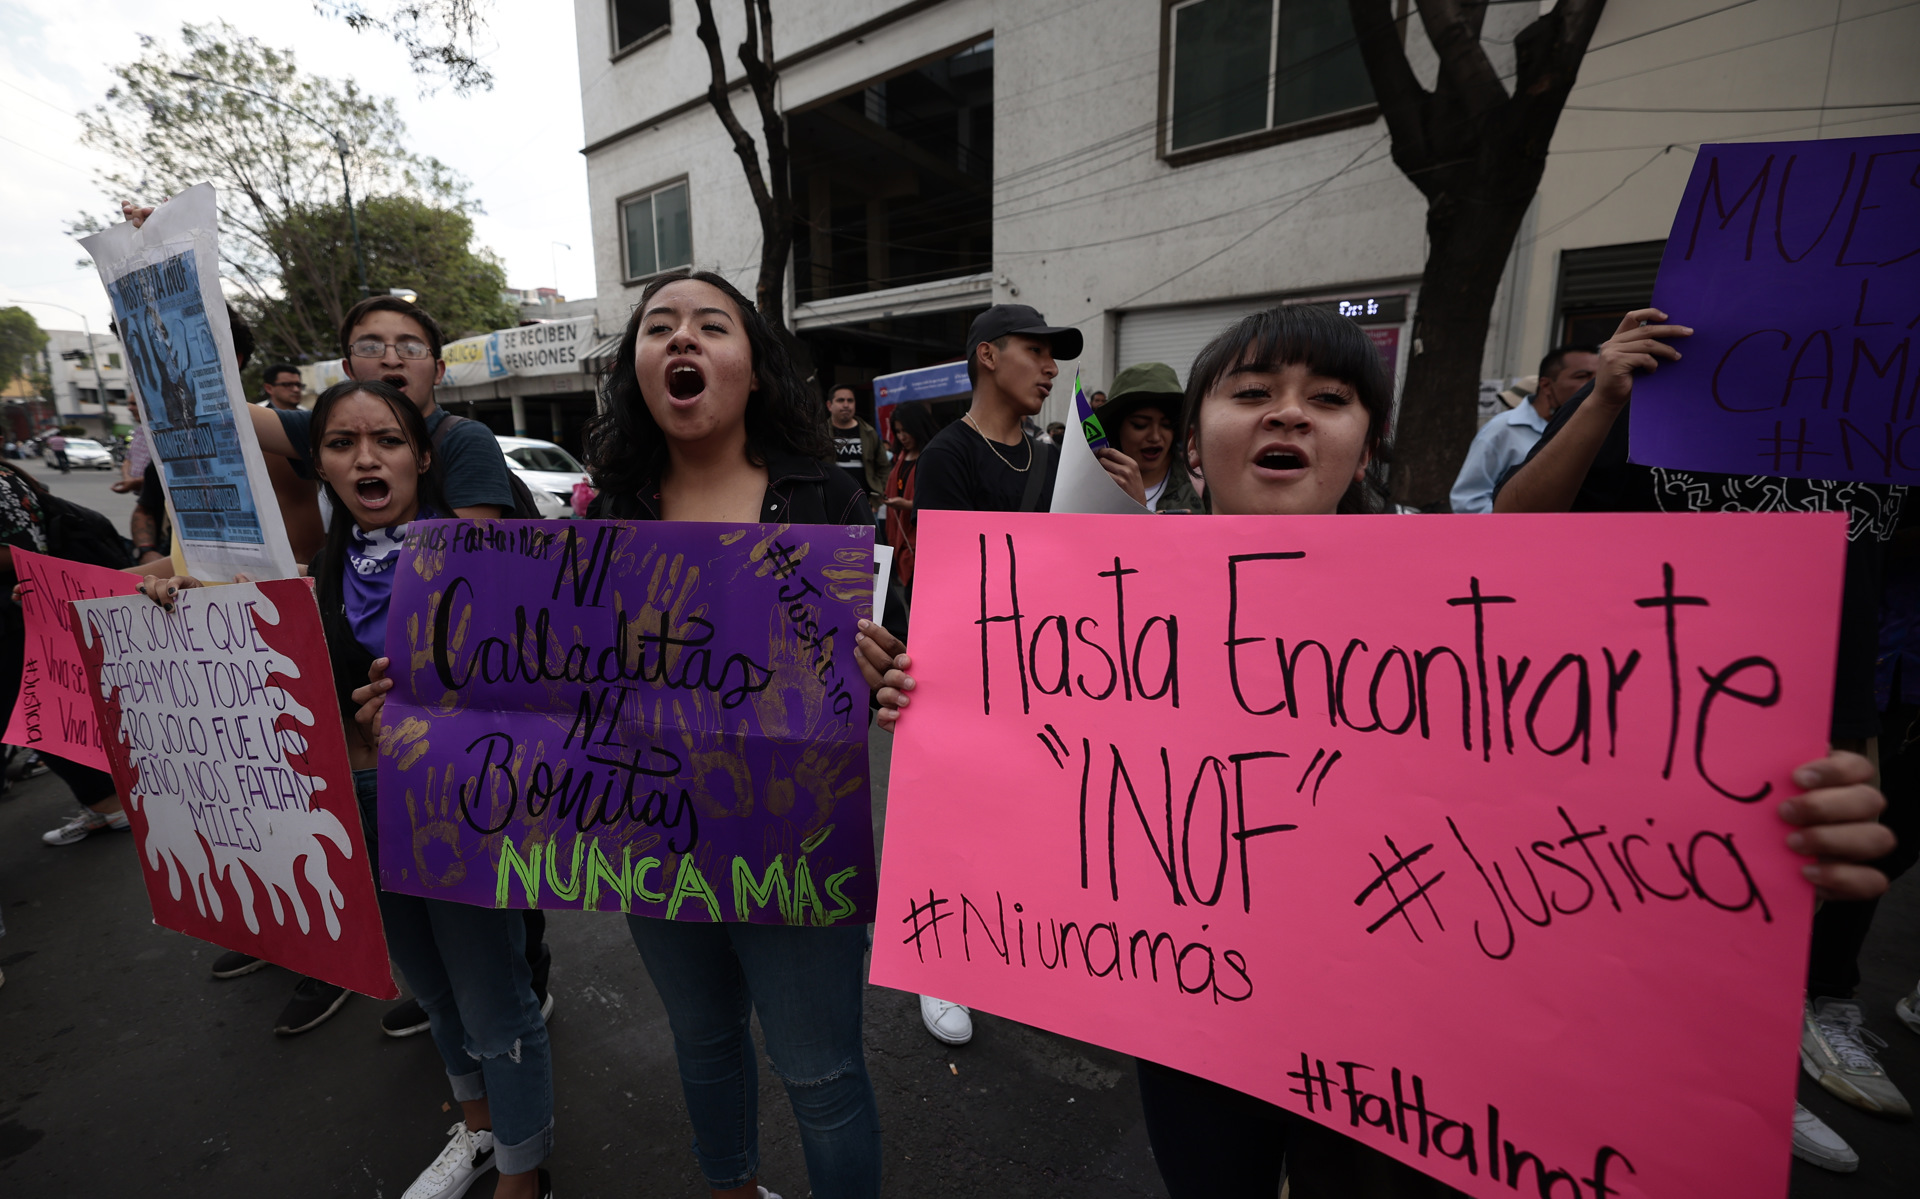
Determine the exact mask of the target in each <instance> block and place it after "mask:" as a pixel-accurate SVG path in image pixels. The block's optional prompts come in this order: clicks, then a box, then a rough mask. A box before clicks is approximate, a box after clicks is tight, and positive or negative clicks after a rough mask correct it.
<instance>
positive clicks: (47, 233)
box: [0, 0, 594, 332]
mask: <svg viewBox="0 0 1920 1199" xmlns="http://www.w3.org/2000/svg"><path fill="white" fill-rule="evenodd" d="M368 7H369V8H377V7H379V6H377V5H368ZM222 16H224V17H225V18H226V19H227V21H228V23H230V24H232V25H233V26H235V27H236V28H238V29H239V30H240V31H241V32H243V33H246V34H250V35H252V36H253V37H255V38H258V39H259V40H261V41H262V42H265V43H266V44H267V45H270V46H274V47H278V48H282V49H285V48H292V49H293V51H294V54H295V56H296V60H297V62H298V64H299V66H300V69H301V70H302V71H304V72H306V73H309V74H314V75H326V76H331V77H334V78H345V77H349V76H351V77H352V78H354V79H356V80H358V81H359V83H360V85H361V86H362V87H363V88H365V89H366V90H368V91H369V92H372V93H375V94H382V95H389V96H392V97H393V99H394V101H395V102H396V104H397V105H398V107H399V110H400V115H401V117H402V119H404V120H405V121H406V124H407V134H408V139H409V142H410V145H411V148H412V149H413V150H414V151H415V152H416V153H420V154H425V155H431V156H432V157H435V158H438V159H439V160H440V161H442V162H444V163H446V164H447V165H448V166H450V167H452V168H453V169H454V170H455V171H457V172H459V174H460V175H461V176H463V177H464V178H465V179H466V180H467V181H468V182H469V183H471V184H472V185H473V189H472V194H473V196H474V198H476V199H477V200H479V201H480V203H481V204H482V205H484V207H485V211H484V212H482V213H478V214H475V216H474V226H475V238H474V240H475V242H476V243H477V244H478V245H481V246H486V247H488V248H490V249H492V250H493V251H495V252H496V253H498V254H499V255H500V256H501V258H502V259H503V260H504V261H505V262H506V267H507V283H508V285H509V286H511V287H521V288H532V287H552V286H554V285H555V284H556V282H557V283H558V286H559V288H560V291H561V293H562V294H563V295H566V296H567V297H569V298H570V299H582V298H585V297H588V296H591V295H592V294H593V291H594V279H593V252H592V250H593V239H592V236H591V233H590V229H589V225H588V211H587V169H586V160H585V159H584V158H582V157H581V155H580V152H579V151H580V147H581V146H582V145H583V144H584V138H583V136H582V133H581V121H580V82H579V78H580V73H579V60H578V58H577V56H576V53H575V47H574V40H573V6H572V5H571V4H567V3H564V2H561V0H493V3H492V5H491V15H490V16H489V19H488V28H487V30H486V31H485V32H484V33H483V34H482V35H481V47H482V52H483V57H484V60H485V62H486V64H487V67H488V68H489V69H490V70H491V71H492V72H493V76H494V86H493V90H492V91H490V92H478V93H475V94H473V95H471V96H468V97H461V96H458V95H455V94H454V93H453V92H452V91H451V90H450V89H446V88H442V89H441V90H440V91H439V92H437V93H435V94H432V95H428V96H424V97H423V96H422V95H421V86H420V81H419V80H417V79H416V77H415V76H414V75H413V73H412V71H411V70H410V68H409V66H408V63H407V57H406V53H405V52H404V51H403V50H402V49H401V48H400V47H399V46H398V45H396V44H395V43H394V42H393V41H392V40H391V39H390V38H388V37H387V36H386V35H385V34H381V33H355V32H353V31H352V30H350V29H348V28H347V27H346V26H345V25H344V24H343V23H340V22H338V21H332V20H328V19H326V18H323V17H321V16H319V15H317V14H316V13H315V12H314V11H313V8H312V6H311V4H309V3H307V2H306V0H266V2H264V3H255V4H248V5H235V4H225V5H215V4H213V3H210V2H209V0H0V306H4V305H11V304H14V303H17V302H20V301H41V303H24V304H21V306H22V307H24V308H26V309H27V310H28V311H29V312H31V313H33V315H34V317H35V319H36V320H38V321H39V322H40V325H41V327H42V328H46V329H78V328H79V327H80V320H79V318H78V317H76V316H75V315H73V313H70V312H66V311H63V310H62V309H60V308H57V307H52V306H51V305H56V304H59V305H65V306H66V307H67V308H71V309H76V310H78V311H80V312H83V313H85V314H86V317H87V320H88V321H89V322H91V324H92V327H93V329H94V330H95V331H96V332H98V331H100V330H102V329H104V328H105V327H106V323H107V316H108V309H107V299H106V293H105V291H104V290H102V288H101V285H100V276H99V275H98V274H97V273H95V271H94V270H93V268H92V267H91V266H90V265H89V266H88V267H87V268H86V269H84V270H82V269H80V268H79V267H77V266H76V265H75V264H76V263H77V262H79V261H80V260H82V259H84V258H85V257H86V251H85V250H83V249H82V248H81V247H80V245H79V243H78V242H76V241H74V240H73V238H72V237H70V236H68V234H67V231H66V226H67V223H68V222H69V221H71V220H72V219H73V218H74V217H75V216H77V215H78V214H80V213H81V212H82V211H83V210H84V211H93V212H102V211H112V210H115V209H116V208H117V204H116V203H115V202H114V200H113V199H110V198H109V197H107V196H105V195H104V194H103V193H102V192H101V191H100V190H99V188H98V187H97V186H96V185H95V183H94V172H95V170H96V168H97V167H98V166H99V165H100V163H101V162H102V156H101V155H99V154H96V153H95V152H93V151H91V150H89V149H87V148H86V147H85V146H82V145H81V144H80V126H79V122H78V121H77V120H75V118H74V115H73V114H74V113H76V112H80V111H84V110H86V109H89V108H91V107H93V106H94V105H96V104H99V103H101V102H102V101H103V99H104V98H105V94H106V91H107V88H108V87H110V86H112V84H113V82H114V78H113V75H112V67H114V66H115V65H117V64H120V63H125V62H131V61H132V60H134V59H136V58H138V57H139V54H140V41H139V35H140V34H143V33H144V34H148V35H150V36H152V37H155V38H158V39H162V40H165V41H168V42H171V43H173V44H174V45H176V46H177V45H178V42H179V31H180V26H181V25H182V24H187V23H191V24H202V23H209V22H212V21H214V20H216V19H218V18H220V17H222ZM556 242H558V243H564V244H561V245H556V244H554V243H556ZM569 246H570V247H571V248H570V249H569V248H567V247H569ZM422 299H423V301H425V302H427V303H431V299H430V298H428V297H422Z"/></svg>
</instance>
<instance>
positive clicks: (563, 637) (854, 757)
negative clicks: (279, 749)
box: [380, 520, 875, 925]
mask: <svg viewBox="0 0 1920 1199" xmlns="http://www.w3.org/2000/svg"><path fill="white" fill-rule="evenodd" d="M872 583H873V529H872V527H871V526H847V527H843V526H840V525H727V524H689V523H655V522H646V523H628V522H619V521H584V520H580V521H571V520H570V521H426V522H421V523H419V524H418V525H417V526H416V527H415V528H414V529H413V530H412V532H411V535H410V536H409V538H408V541H407V548H406V550H405V553H404V556H403V557H402V559H401V561H400V565H399V567H398V568H397V575H396V578H395V581H394V584H393V600H392V608H391V612H390V616H389V619H388V622H387V656H388V657H389V658H390V659H391V661H392V662H393V678H394V680H395V685H394V689H393V691H392V692H391V693H389V695H388V698H387V704H386V736H385V738H384V742H383V744H382V746H381V754H380V880H381V885H382V886H384V887H386V888H387V889H388V890H391V891H401V892H406V893H408V894H413V895H425V896H429V897H432V898H436V899H450V900H455V901H457V902H460V903H470V904H476V905H479V906H483V907H514V908H580V909H585V910H587V911H609V912H612V911H619V912H632V913H635V914H638V915H643V916H656V917H661V918H664V919H668V920H695V921H722V920H747V921H754V922H756V923H772V924H809V925H827V924H836V923H845V922H853V923H865V922H869V921H871V920H872V919H873V899H874V889H875V879H874V862H873V822H872V815H871V802H870V792H869V780H868V777H867V711H868V702H867V700H868V692H867V689H866V686H865V684H864V683H863V682H862V681H861V677H860V672H859V667H858V665H857V664H856V662H855V660H854V649H853V634H854V630H855V627H856V622H857V621H858V620H860V619H861V618H862V617H864V616H865V615H866V614H867V612H868V611H869V610H870V608H871V604H872Z"/></svg>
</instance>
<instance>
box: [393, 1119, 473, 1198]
mask: <svg viewBox="0 0 1920 1199" xmlns="http://www.w3.org/2000/svg"><path fill="white" fill-rule="evenodd" d="M447 1135H448V1136H450V1137H452V1138H453V1139H452V1140H450V1141H448V1142H447V1147H446V1148H445V1149H442V1150H441V1151H440V1156H439V1157H436V1158H434V1159H433V1164H432V1165H430V1166H428V1167H427V1168H426V1169H425V1170H422V1171H421V1172H420V1177H418V1178H416V1179H414V1180H413V1185H412V1186H410V1187H408V1188H407V1193H406V1194H405V1195H402V1196H401V1199H460V1196H462V1195H464V1194H466V1193H467V1188H468V1187H470V1186H472V1185H473V1183H474V1180H475V1179H477V1178H479V1177H480V1176H481V1175H482V1174H485V1173H486V1172H487V1171H488V1170H491V1169H493V1132H492V1130H490V1129H485V1128H483V1129H481V1130H480V1131H479V1132H468V1131H467V1126H466V1124H465V1123H459V1124H455V1125H454V1126H453V1127H452V1128H449V1129H447Z"/></svg>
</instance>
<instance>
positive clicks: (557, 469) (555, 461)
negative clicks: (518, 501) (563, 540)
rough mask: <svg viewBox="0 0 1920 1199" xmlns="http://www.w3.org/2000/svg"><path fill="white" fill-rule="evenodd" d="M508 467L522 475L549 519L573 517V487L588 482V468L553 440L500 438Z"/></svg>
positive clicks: (534, 500) (523, 480)
mask: <svg viewBox="0 0 1920 1199" xmlns="http://www.w3.org/2000/svg"><path fill="white" fill-rule="evenodd" d="M494 440H496V441H498V442H499V443H500V452H501V453H502V454H504V455H506V458H507V467H508V469H510V470H512V471H513V473H514V474H516V475H519V476H520V479H521V481H522V482H524V483H525V484H526V485H527V490H528V491H531V492H533V502H534V503H535V504H536V505H537V506H538V507H539V509H540V515H541V517H542V518H543V519H546V520H565V519H567V518H568V517H571V516H572V515H573V486H574V484H576V483H580V482H584V481H585V480H586V477H587V468H586V467H584V466H582V465H580V463H579V462H578V461H576V460H575V459H574V456H573V455H572V454H569V453H567V452H566V451H565V450H563V449H561V448H560V447H559V446H557V445H555V444H553V443H552V442H551V441H540V440H537V439H535V438H532V437H496V438H495V439H494Z"/></svg>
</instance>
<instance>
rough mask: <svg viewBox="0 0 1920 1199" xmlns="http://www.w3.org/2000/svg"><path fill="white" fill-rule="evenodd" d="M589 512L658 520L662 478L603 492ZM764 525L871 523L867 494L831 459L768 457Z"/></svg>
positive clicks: (598, 515) (762, 512)
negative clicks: (633, 490)
mask: <svg viewBox="0 0 1920 1199" xmlns="http://www.w3.org/2000/svg"><path fill="white" fill-rule="evenodd" d="M587 515H588V516H589V517H590V518H593V519H595V520H659V519H660V481H659V480H658V479H655V480H653V481H652V482H651V483H649V484H647V485H644V486H642V487H641V488H640V490H639V492H638V493H637V494H634V495H612V494H609V493H606V492H602V493H601V494H600V495H599V496H597V497H595V498H594V501H593V506H592V507H590V508H588V509H587ZM760 521H761V523H763V524H789V525H870V524H872V523H873V510H872V509H871V508H869V507H868V506H867V493H866V490H865V489H864V488H862V487H861V486H860V485H859V484H858V483H856V482H854V481H853V479H852V478H851V477H850V476H849V475H848V474H847V472H846V471H843V470H841V469H840V468H839V467H838V466H836V465H834V464H833V463H831V462H817V461H815V460H814V459H812V458H802V457H800V456H799V455H797V454H769V455H767V493H766V495H765V496H764V497H762V499H761V501H760Z"/></svg>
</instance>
